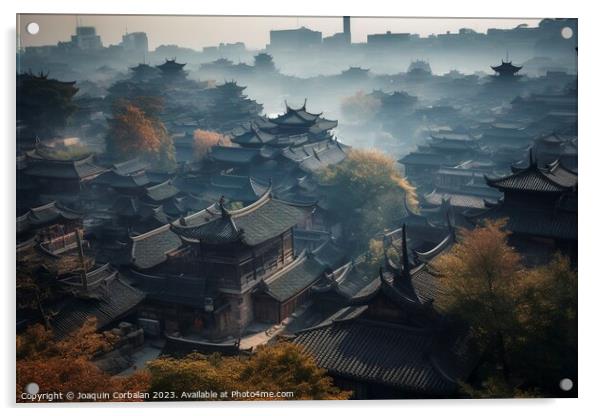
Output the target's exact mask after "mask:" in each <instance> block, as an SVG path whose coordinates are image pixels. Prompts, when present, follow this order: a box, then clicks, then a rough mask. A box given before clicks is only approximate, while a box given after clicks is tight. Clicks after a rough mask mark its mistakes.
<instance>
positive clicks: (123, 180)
mask: <svg viewBox="0 0 602 416" xmlns="http://www.w3.org/2000/svg"><path fill="white" fill-rule="evenodd" d="M93 183H94V184H99V185H105V186H112V187H114V188H140V187H143V186H145V185H148V184H149V183H150V181H149V179H148V176H146V173H145V172H137V173H133V174H119V173H116V172H115V171H113V170H111V171H109V172H105V173H103V174H101V175H100V176H98V177H96V178H94V181H93Z"/></svg>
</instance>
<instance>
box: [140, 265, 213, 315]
mask: <svg viewBox="0 0 602 416" xmlns="http://www.w3.org/2000/svg"><path fill="white" fill-rule="evenodd" d="M129 276H130V280H131V283H132V285H134V286H135V287H136V288H138V289H140V290H141V291H143V292H144V293H145V294H146V296H147V298H149V299H154V300H160V301H167V302H174V303H179V304H184V305H188V306H196V307H202V306H203V305H204V302H205V296H206V294H207V280H206V279H205V278H200V277H198V278H197V277H184V276H153V275H149V274H144V273H140V272H137V271H135V270H130V273H129Z"/></svg>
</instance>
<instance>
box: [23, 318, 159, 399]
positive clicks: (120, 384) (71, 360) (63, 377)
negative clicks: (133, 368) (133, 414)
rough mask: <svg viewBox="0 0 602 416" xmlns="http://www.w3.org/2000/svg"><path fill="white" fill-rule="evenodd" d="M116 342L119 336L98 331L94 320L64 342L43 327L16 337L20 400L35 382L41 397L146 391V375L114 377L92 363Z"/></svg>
mask: <svg viewBox="0 0 602 416" xmlns="http://www.w3.org/2000/svg"><path fill="white" fill-rule="evenodd" d="M116 341H117V338H116V336H114V335H112V334H110V333H98V332H97V331H96V320H95V319H90V320H88V321H86V322H85V323H84V325H83V326H82V327H81V328H79V329H78V330H76V331H74V332H73V333H71V334H70V335H68V336H67V337H66V338H64V339H62V340H57V339H56V338H55V337H54V334H53V333H52V331H50V330H47V329H45V328H44V327H43V326H42V325H33V326H31V327H30V328H28V329H27V330H26V331H25V332H24V333H23V334H21V335H17V347H16V351H17V400H22V399H21V393H22V392H23V391H25V386H27V384H29V383H32V382H35V383H36V384H38V386H39V388H40V390H39V392H40V393H45V392H62V393H63V394H65V393H67V392H82V393H87V392H90V393H94V392H108V393H111V392H114V391H115V392H119V391H127V390H129V391H146V389H147V387H148V375H147V374H145V373H142V372H141V373H135V374H133V375H131V376H127V377H117V376H111V375H109V374H107V373H105V372H104V371H102V370H101V369H99V368H98V367H97V366H96V365H94V363H93V361H92V360H93V359H94V358H95V357H98V356H99V355H100V354H102V353H103V352H107V351H109V350H110V349H111V348H112V346H113V345H114V344H115V342H116Z"/></svg>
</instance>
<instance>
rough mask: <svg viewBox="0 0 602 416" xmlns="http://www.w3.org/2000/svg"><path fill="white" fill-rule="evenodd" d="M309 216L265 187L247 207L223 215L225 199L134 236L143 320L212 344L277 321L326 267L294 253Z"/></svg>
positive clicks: (313, 255)
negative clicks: (253, 324)
mask: <svg viewBox="0 0 602 416" xmlns="http://www.w3.org/2000/svg"><path fill="white" fill-rule="evenodd" d="M311 210H312V206H311V205H298V204H292V203H288V202H284V201H281V200H278V199H276V198H274V197H273V196H272V190H271V188H267V189H266V191H265V192H264V194H263V195H262V196H261V197H260V198H259V199H257V200H256V201H255V202H253V203H252V204H250V205H248V206H246V207H244V208H240V209H235V210H228V209H227V208H226V207H225V205H224V200H223V199H222V200H220V202H219V203H218V204H214V205H212V206H210V207H208V208H206V209H205V210H203V211H199V212H198V213H197V214H193V215H191V216H188V217H182V218H181V219H180V220H178V221H174V222H172V223H171V224H170V225H166V226H164V227H161V228H158V229H156V230H154V231H152V232H149V233H147V234H144V235H141V236H136V237H132V242H133V245H132V257H133V258H132V262H133V266H134V267H133V268H132V270H131V273H130V275H131V278H132V284H134V285H135V286H136V287H138V288H140V289H141V290H143V291H144V292H145V293H147V295H148V300H149V302H146V303H145V306H143V308H142V311H141V316H142V317H143V318H144V319H150V320H153V321H155V322H158V323H159V325H160V326H161V327H162V328H163V330H164V331H165V332H166V333H168V334H171V335H174V334H176V333H177V334H180V336H186V337H187V336H190V337H200V338H201V339H209V340H216V341H220V340H222V341H223V340H227V339H228V337H230V339H232V338H234V339H235V338H237V337H240V336H241V335H242V334H243V333H244V331H245V329H246V328H247V327H248V326H249V325H250V324H251V322H254V321H256V322H265V323H271V324H275V323H279V322H281V321H282V320H284V319H285V318H287V317H288V316H290V314H291V313H292V312H293V311H294V310H295V309H296V308H297V307H299V306H300V305H301V304H303V303H304V302H306V301H307V299H308V295H309V289H310V287H311V285H312V284H313V283H315V282H316V281H317V280H318V279H319V278H320V277H321V275H322V273H323V272H324V271H325V270H326V269H327V267H328V262H326V261H324V260H320V259H321V257H320V255H319V253H317V252H316V251H313V252H310V251H303V252H301V253H297V252H296V251H295V247H294V241H295V239H294V233H295V229H296V228H295V227H296V226H297V225H298V224H299V223H303V222H304V219H305V218H306V217H307V216H309V215H311Z"/></svg>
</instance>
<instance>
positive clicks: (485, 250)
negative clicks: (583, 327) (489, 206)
mask: <svg viewBox="0 0 602 416" xmlns="http://www.w3.org/2000/svg"><path fill="white" fill-rule="evenodd" d="M503 227H504V221H487V222H485V223H484V224H483V225H482V226H480V227H477V228H475V229H474V230H471V231H467V230H461V232H460V234H459V242H458V244H456V245H455V246H454V247H453V248H452V249H451V250H450V251H449V252H448V253H446V254H445V255H443V256H441V257H440V258H439V259H437V261H436V262H435V264H434V267H435V268H436V270H437V271H438V273H440V274H441V286H442V293H443V295H442V297H441V299H440V301H439V302H440V305H441V307H442V309H443V310H445V312H446V313H447V314H449V315H450V316H453V317H456V318H458V319H459V320H461V321H463V322H465V323H467V324H468V325H469V326H470V328H471V330H472V333H473V335H474V339H475V341H477V343H478V344H479V346H480V348H481V350H482V351H483V352H484V364H483V365H482V366H481V369H480V374H479V376H480V379H481V381H482V383H481V385H480V387H476V388H475V387H474V386H472V387H469V388H468V389H467V391H469V392H470V394H472V395H473V396H475V397H508V395H511V396H555V397H557V396H558V395H559V394H562V392H561V391H560V390H559V388H558V383H559V382H560V380H561V379H563V378H566V377H568V378H572V379H573V380H576V371H577V350H576V348H577V333H576V332H577V292H576V291H577V275H576V273H575V271H574V270H573V269H572V268H571V265H570V262H569V260H568V259H567V258H565V257H562V256H560V255H556V256H555V257H554V259H553V260H552V261H551V262H550V263H549V264H548V265H546V266H541V267H535V268H527V267H526V266H524V264H523V263H522V259H521V257H520V255H519V254H518V253H517V252H516V251H515V249H514V248H512V247H511V246H510V245H509V244H508V237H509V233H508V232H507V231H505V230H504V228H503ZM543 345H545V348H542V346H543ZM570 394H574V392H572V393H570Z"/></svg>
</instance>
